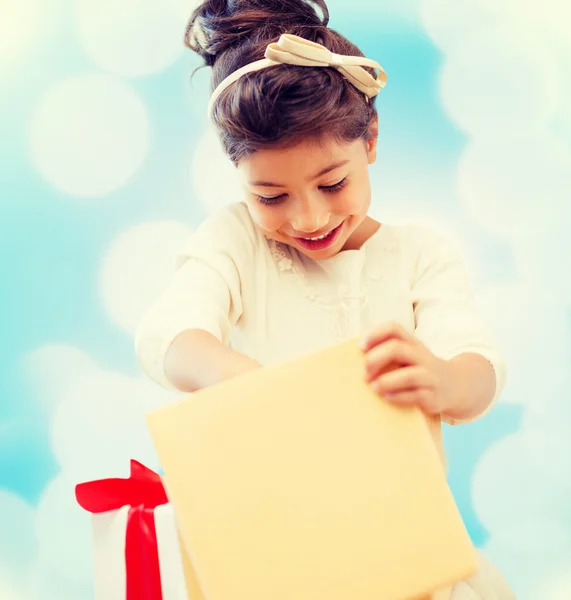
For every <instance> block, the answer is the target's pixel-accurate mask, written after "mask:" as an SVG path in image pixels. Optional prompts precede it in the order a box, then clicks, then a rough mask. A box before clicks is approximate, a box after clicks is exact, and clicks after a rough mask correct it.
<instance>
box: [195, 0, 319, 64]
mask: <svg viewBox="0 0 571 600" xmlns="http://www.w3.org/2000/svg"><path fill="white" fill-rule="evenodd" d="M316 9H319V10H320V11H321V13H322V16H320V15H319V14H318V12H317V10H316ZM328 22H329V11H328V9H327V5H326V4H325V0H206V1H205V2H203V3H202V4H201V5H200V6H198V8H197V9H196V10H195V11H194V13H193V14H192V17H191V19H190V22H189V24H188V27H187V30H186V36H185V43H186V45H187V46H188V47H189V48H191V49H192V50H194V51H195V52H196V53H197V54H199V55H200V56H202V58H204V60H205V61H206V64H207V65H209V66H212V65H214V63H215V62H216V59H217V58H218V57H219V56H220V55H221V54H222V53H224V52H225V51H226V50H228V48H230V47H231V46H234V45H236V44H242V43H259V42H261V41H263V40H268V41H270V40H272V39H274V38H275V37H277V36H279V35H281V34H282V33H286V32H288V31H290V30H291V29H299V28H300V27H327V24H328Z"/></svg>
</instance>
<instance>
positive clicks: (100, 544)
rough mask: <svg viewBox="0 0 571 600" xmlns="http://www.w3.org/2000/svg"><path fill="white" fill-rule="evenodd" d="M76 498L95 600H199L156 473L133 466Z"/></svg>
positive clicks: (84, 486) (81, 488)
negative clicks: (84, 516)
mask: <svg viewBox="0 0 571 600" xmlns="http://www.w3.org/2000/svg"><path fill="white" fill-rule="evenodd" d="M76 498H77V501H78V503H79V504H80V505H81V506H82V507H83V508H84V509H85V510H87V511H89V512H90V513H92V527H93V558H94V584H95V600H204V597H203V595H202V592H201V591H200V587H199V585H198V582H197V580H196V577H195V574H194V571H193V569H192V566H191V564H190V561H189V560H188V557H187V556H186V554H185V551H184V549H183V548H182V546H181V543H180V538H179V534H178V530H177V527H176V523H175V518H174V513H173V507H172V505H171V504H170V503H168V498H167V495H166V493H165V489H164V487H163V483H162V481H161V478H160V476H159V475H158V474H157V473H154V472H153V471H151V470H150V469H148V468H146V467H145V466H143V465H142V464H140V463H138V462H137V461H134V460H133V461H131V473H130V477H129V478H127V479H103V480H98V481H90V482H86V483H81V484H79V485H78V486H76Z"/></svg>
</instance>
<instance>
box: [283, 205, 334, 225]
mask: <svg viewBox="0 0 571 600" xmlns="http://www.w3.org/2000/svg"><path fill="white" fill-rule="evenodd" d="M330 217H331V212H330V210H329V206H328V205H327V204H326V203H325V202H320V201H319V200H313V199H312V200H310V201H307V202H301V203H299V204H298V206H297V207H296V211H295V214H294V215H292V216H291V218H290V223H291V225H292V227H293V228H294V229H295V230H296V231H297V232H298V233H303V234H312V233H316V232H318V231H321V230H323V229H325V228H326V226H327V224H328V223H329V221H330Z"/></svg>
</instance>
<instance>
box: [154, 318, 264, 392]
mask: <svg viewBox="0 0 571 600" xmlns="http://www.w3.org/2000/svg"><path fill="white" fill-rule="evenodd" d="M259 367H261V365H260V364H259V363H258V362H256V361H255V360H253V359H251V358H249V357H248V356H246V355H244V354H240V353H239V352H235V351H234V350H231V349H230V348H228V347H226V346H225V345H224V344H222V343H221V342H220V341H218V339H217V338H216V337H214V336H213V335H212V334H211V333H208V332H207V331H203V330H200V329H191V330H187V331H184V332H182V333H181V334H179V335H178V336H177V337H176V338H175V339H174V341H173V342H172V344H171V345H170V347H169V349H168V350H167V353H166V358H165V372H166V376H167V379H168V380H169V381H170V382H171V383H172V384H173V385H174V387H176V388H177V389H178V390H180V391H181V392H196V391H198V390H200V389H202V388H205V387H208V386H210V385H214V384H216V383H219V382H221V381H225V380H227V379H232V378H234V377H237V376H238V375H241V374H242V373H247V372H248V371H251V370H253V369H257V368H259Z"/></svg>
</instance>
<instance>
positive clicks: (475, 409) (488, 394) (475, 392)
mask: <svg viewBox="0 0 571 600" xmlns="http://www.w3.org/2000/svg"><path fill="white" fill-rule="evenodd" d="M448 364H449V367H450V372H451V378H452V379H453V380H454V381H455V384H454V389H455V390H456V394H455V395H454V397H453V400H452V402H451V403H450V405H449V406H448V407H447V408H446V409H445V410H444V413H445V414H446V416H447V417H448V418H449V419H450V420H452V421H454V422H457V421H471V420H473V419H476V418H477V417H478V416H480V415H482V414H484V413H486V412H487V410H488V408H490V407H491V406H490V405H491V403H492V400H493V398H494V395H495V391H496V372H495V371H494V368H493V367H492V365H491V364H490V362H489V361H488V360H486V359H485V358H484V357H483V356H481V355H480V354H473V353H470V352H466V353H464V354H460V355H458V356H456V357H454V358H452V359H450V360H449V361H448Z"/></svg>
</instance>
